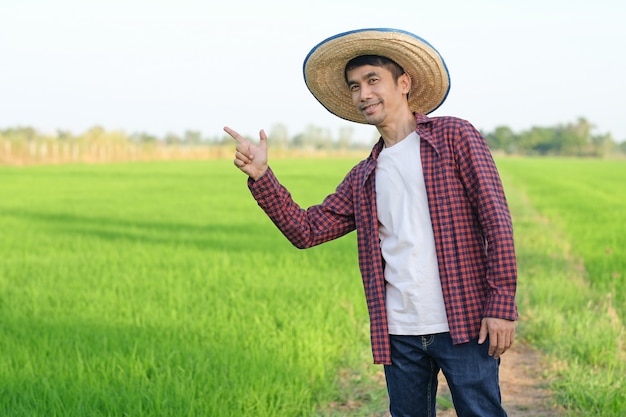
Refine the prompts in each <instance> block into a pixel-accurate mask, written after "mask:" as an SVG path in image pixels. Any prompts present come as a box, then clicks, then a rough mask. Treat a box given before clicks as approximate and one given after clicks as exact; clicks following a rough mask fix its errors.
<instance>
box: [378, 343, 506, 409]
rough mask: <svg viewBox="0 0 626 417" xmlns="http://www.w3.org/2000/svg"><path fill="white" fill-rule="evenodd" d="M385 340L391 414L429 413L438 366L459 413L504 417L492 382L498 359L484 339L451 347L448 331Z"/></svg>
mask: <svg viewBox="0 0 626 417" xmlns="http://www.w3.org/2000/svg"><path fill="white" fill-rule="evenodd" d="M390 339H391V361H392V365H385V377H386V379H387V391H388V393H389V401H390V407H389V411H390V412H391V415H392V416H393V417H432V416H435V413H436V396H437V375H438V374H439V371H440V370H441V371H442V372H443V374H444V376H445V377H446V381H447V383H448V386H449V388H450V393H451V394H452V401H453V403H454V408H455V410H456V413H457V415H458V416H459V417H469V416H484V417H506V412H505V411H504V409H503V408H502V405H501V395H500V385H499V382H498V367H499V365H500V360H499V359H494V358H493V357H492V356H489V354H488V350H489V340H486V341H485V343H483V344H482V345H479V344H478V341H477V340H476V339H475V340H472V341H470V342H468V343H463V344H460V345H453V344H452V338H451V337H450V333H439V334H433V335H428V336H397V335H390Z"/></svg>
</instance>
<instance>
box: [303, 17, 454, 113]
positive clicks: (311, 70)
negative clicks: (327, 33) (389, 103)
mask: <svg viewBox="0 0 626 417" xmlns="http://www.w3.org/2000/svg"><path fill="white" fill-rule="evenodd" d="M361 55H380V56H384V57H386V58H389V59H391V60H392V61H395V62H396V63H397V64H398V65H400V66H401V67H402V68H403V69H404V71H405V72H406V73H407V74H408V75H409V76H410V77H411V90H410V91H409V107H410V108H411V110H412V111H415V112H418V113H422V114H428V113H431V112H433V111H434V110H436V109H437V108H438V107H439V106H440V105H441V104H442V103H443V102H444V101H445V99H446V97H447V96H448V92H449V91H450V75H449V73H448V68H447V67H446V64H445V62H444V60H443V58H442V57H441V55H439V52H437V50H436V49H435V48H433V47H432V46H431V45H430V44H429V43H428V42H426V41H425V40H424V39H422V38H420V37H419V36H416V35H414V34H412V33H410V32H406V31H403V30H398V29H380V28H377V29H359V30H353V31H349V32H344V33H340V34H338V35H335V36H332V37H330V38H328V39H326V40H324V41H322V42H320V43H319V44H318V45H317V46H315V47H314V48H313V49H312V50H311V52H309V54H308V55H307V57H306V59H305V60H304V65H303V72H304V81H305V83H306V85H307V87H308V89H309V91H311V93H312V94H313V95H314V96H315V98H316V99H317V100H318V101H319V102H320V103H321V104H322V105H323V106H324V107H325V108H326V109H327V110H328V111H330V112H331V113H333V114H335V115H337V116H339V117H341V118H343V119H346V120H350V121H353V122H357V123H367V121H366V120H365V117H364V116H363V115H362V114H361V112H359V111H358V110H357V108H356V106H355V105H354V104H353V103H352V97H351V95H350V91H349V90H348V86H347V85H346V81H345V76H344V70H345V67H346V64H347V63H348V62H349V61H350V60H351V59H353V58H356V57H358V56H361Z"/></svg>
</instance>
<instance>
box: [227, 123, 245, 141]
mask: <svg viewBox="0 0 626 417" xmlns="http://www.w3.org/2000/svg"><path fill="white" fill-rule="evenodd" d="M224 132H226V133H228V134H229V135H230V136H231V137H232V138H233V139H235V140H236V141H237V142H239V143H241V142H242V141H243V138H242V137H241V135H240V134H239V133H237V132H235V131H234V130H233V129H231V128H230V127H228V126H224Z"/></svg>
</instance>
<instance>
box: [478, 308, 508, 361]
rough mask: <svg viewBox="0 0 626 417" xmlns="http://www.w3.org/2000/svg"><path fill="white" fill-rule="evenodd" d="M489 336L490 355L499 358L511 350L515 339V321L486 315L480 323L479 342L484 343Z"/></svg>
mask: <svg viewBox="0 0 626 417" xmlns="http://www.w3.org/2000/svg"><path fill="white" fill-rule="evenodd" d="M487 336H489V355H491V356H493V357H494V358H496V359H497V358H499V357H500V356H501V355H502V354H504V352H506V351H507V350H509V348H510V347H511V345H512V344H513V340H515V322H514V321H512V320H505V319H497V318H494V317H485V318H484V319H483V320H482V322H481V323H480V333H479V335H478V343H479V344H481V345H482V344H483V343H485V340H487Z"/></svg>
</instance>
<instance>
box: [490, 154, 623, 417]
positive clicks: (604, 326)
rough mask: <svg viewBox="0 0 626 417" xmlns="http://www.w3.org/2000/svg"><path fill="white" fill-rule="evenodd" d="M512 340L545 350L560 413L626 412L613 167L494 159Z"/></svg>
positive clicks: (619, 229)
mask: <svg viewBox="0 0 626 417" xmlns="http://www.w3.org/2000/svg"><path fill="white" fill-rule="evenodd" d="M499 168H500V170H501V172H502V174H503V176H504V177H505V181H506V183H507V185H508V188H507V195H508V198H509V200H510V203H511V207H512V211H513V215H514V223H515V231H516V242H517V249H518V258H519V266H520V285H519V287H520V288H519V292H518V293H519V296H518V302H519V304H520V312H521V316H522V317H521V322H520V325H521V326H520V331H521V334H522V336H523V337H524V338H525V339H527V340H528V341H530V342H531V343H532V344H533V345H535V346H538V347H540V348H541V349H543V350H544V351H545V352H547V354H548V358H549V360H548V362H547V363H546V374H547V376H549V377H550V378H551V379H552V381H553V382H552V388H553V390H554V392H555V395H556V399H557V400H558V402H559V404H560V405H561V406H563V407H565V409H566V410H567V415H572V416H578V415H585V416H615V417H617V416H622V415H624V412H626V395H625V394H624V392H625V391H624V385H623V376H624V375H625V374H626V346H625V344H624V342H625V341H626V339H625V338H626V332H625V330H624V318H625V315H626V310H625V309H626V304H625V303H624V290H625V286H624V281H625V276H624V272H625V271H626V268H624V259H625V257H626V253H625V252H626V241H625V232H626V222H625V221H624V220H626V218H625V217H624V216H625V214H624V210H623V207H624V204H625V203H626V194H625V193H624V190H625V186H624V180H625V179H626V164H624V162H623V161H598V160H564V159H504V160H501V161H499Z"/></svg>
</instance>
